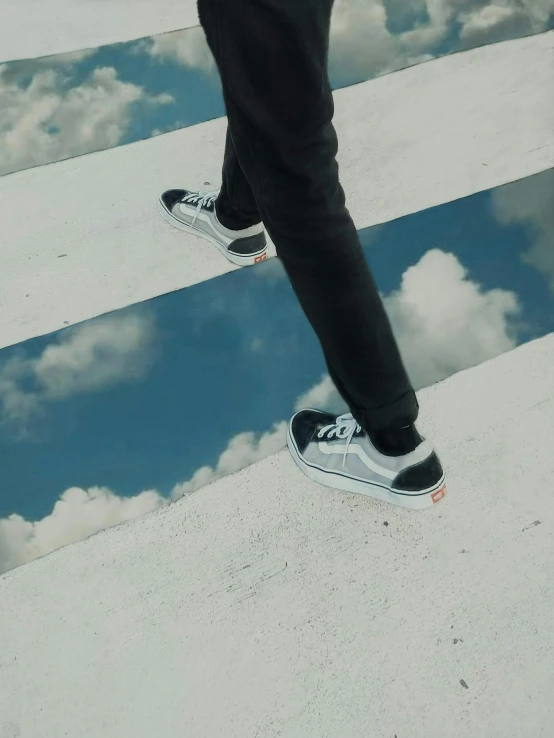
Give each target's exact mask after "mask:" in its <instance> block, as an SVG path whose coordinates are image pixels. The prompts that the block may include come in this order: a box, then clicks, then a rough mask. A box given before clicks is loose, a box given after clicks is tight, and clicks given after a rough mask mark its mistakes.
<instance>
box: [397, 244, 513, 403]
mask: <svg viewBox="0 0 554 738" xmlns="http://www.w3.org/2000/svg"><path fill="white" fill-rule="evenodd" d="M385 306H386V308H387V312H388V314H389V316H390V319H391V322H392V325H393V328H394V330H395V334H396V336H397V339H398V342H399V345H400V348H401V351H402V354H403V357H404V360H405V362H406V366H407V368H408V371H409V373H410V377H411V379H412V382H413V383H414V385H415V387H416V389H421V388H422V387H427V386H429V385H431V384H434V383H435V382H439V381H441V380H443V379H446V378H447V377H449V376H451V375H452V374H454V373H455V372H458V371H461V370H462V369H468V368H469V367H472V366H475V365H476V364H479V363H481V362H483V361H486V360H488V359H492V358H494V357H495V356H498V355H499V354H502V353H504V352H505V351H508V350H510V349H512V348H515V346H516V345H517V340H516V337H515V330H514V328H513V323H512V321H513V318H514V317H516V316H517V315H518V314H519V311H520V307H519V303H518V300H517V297H516V295H515V294H514V293H513V292H509V291H507V290H502V289H492V290H488V291H485V290H484V289H483V288H482V287H481V286H480V285H479V284H477V283H476V282H473V281H471V280H470V279H468V274H467V270H466V269H465V268H464V267H463V266H462V264H461V263H460V262H459V261H458V259H457V258H456V256H455V255H454V254H448V253H445V252H444V251H441V250H439V249H433V250H431V251H428V252H427V253H426V254H425V255H424V256H423V258H422V259H421V260H420V261H419V262H418V263H417V264H416V265H415V266H412V267H410V268H409V269H407V270H406V272H405V273H404V275H403V277H402V283H401V286H400V288H399V289H398V290H397V291H396V292H393V293H392V294H390V295H389V296H388V297H386V298H385Z"/></svg>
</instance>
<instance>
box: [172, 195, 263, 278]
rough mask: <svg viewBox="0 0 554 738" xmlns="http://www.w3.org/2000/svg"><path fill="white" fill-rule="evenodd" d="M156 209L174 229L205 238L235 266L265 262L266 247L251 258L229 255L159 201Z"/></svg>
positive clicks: (207, 236)
mask: <svg viewBox="0 0 554 738" xmlns="http://www.w3.org/2000/svg"><path fill="white" fill-rule="evenodd" d="M158 209H159V211H160V213H161V215H162V217H163V219H164V220H166V221H167V222H168V223H169V224H170V225H172V226H173V227H174V228H178V229H179V230H180V231H186V233H192V235H193V236H199V237H200V238H205V239H206V241H209V242H210V243H213V245H214V246H217V248H218V249H219V250H220V251H221V253H222V254H223V255H224V256H225V257H226V258H227V259H228V260H229V261H230V262H231V263H232V264H236V265H237V266H254V265H255V264H259V263H260V262H261V261H265V260H266V259H267V246H266V248H265V249H264V250H263V251H261V252H260V253H258V254H256V255H253V256H237V255H236V254H230V253H229V252H228V251H227V249H226V248H225V246H223V245H222V244H220V243H219V242H218V241H217V240H216V238H215V237H214V236H210V234H209V233H205V232H204V231H201V230H199V229H198V228H195V227H194V226H190V225H187V224H186V223H182V222H181V221H180V220H179V219H178V218H176V217H175V216H174V215H173V214H172V213H170V212H169V211H168V209H167V208H166V206H165V205H164V204H163V202H162V200H161V199H159V200H158Z"/></svg>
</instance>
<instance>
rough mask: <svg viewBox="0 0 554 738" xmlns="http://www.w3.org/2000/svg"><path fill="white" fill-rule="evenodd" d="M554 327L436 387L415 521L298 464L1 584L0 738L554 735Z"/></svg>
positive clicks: (246, 479) (282, 457) (280, 462)
mask: <svg viewBox="0 0 554 738" xmlns="http://www.w3.org/2000/svg"><path fill="white" fill-rule="evenodd" d="M553 367H554V334H552V335H550V336H547V337H546V338H543V339H540V340H539V341H536V342H533V343H531V344H527V345H525V346H523V347H521V348H518V349H516V350H515V351H512V352H509V353H508V354H504V355H502V356H501V357H499V358H497V359H495V360H494V361H491V362H487V363H485V364H482V365H480V366H479V367H476V368H474V369H471V370H469V371H466V372H460V373H459V374H457V375H455V376H454V377H451V378H450V379H449V380H447V381H446V382H443V383H441V384H439V385H435V386H434V387H432V388H429V389H427V390H424V391H423V392H422V393H420V400H421V404H422V409H423V415H422V428H423V430H424V431H425V432H428V433H429V435H431V436H432V437H433V438H436V439H437V441H438V448H439V451H440V453H441V455H442V458H443V461H444V462H445V464H446V466H447V468H448V472H449V480H448V481H449V494H448V496H447V498H445V500H444V501H443V502H441V503H440V504H439V505H437V506H436V507H435V508H433V509H432V510H431V511H428V512H423V513H412V512H409V511H405V510H401V509H397V508H392V507H389V506H386V505H385V504H382V503H377V502H375V501H372V500H368V499H366V498H363V497H360V496H354V495H349V494H343V493H340V492H334V491H332V490H329V489H323V488H320V487H318V486H317V485H316V484H314V483H311V482H310V481H309V480H306V479H305V478H304V477H303V476H302V475H301V474H300V472H299V471H298V470H297V469H296V467H295V466H294V464H293V462H292V460H291V459H290V458H289V456H288V454H287V452H286V451H285V452H282V453H280V454H277V455H276V456H273V457H270V458H268V459H266V460H264V461H262V462H260V463H258V464H256V465H254V466H252V467H250V468H247V469H245V470H243V471H242V472H240V473H238V474H235V475H233V476H230V477H227V478H224V479H222V480H219V481H218V482H216V483H215V484H213V485H211V486H210V487H207V488H204V489H202V490H201V491H199V492H198V493H196V494H194V495H191V496H189V497H185V498H183V499H182V500H180V501H179V502H177V503H175V504H173V505H171V506H169V507H166V508H163V509H162V510H160V511H158V512H157V513H154V514H152V515H150V516H147V517H145V518H142V519H140V520H137V521H135V522H132V523H129V524H123V525H120V526H118V527H116V528H111V529H109V530H107V531H104V532H102V533H100V534H98V535H96V536H92V537H91V538H89V539H87V540H85V541H82V542H80V543H77V544H74V545H71V546H68V547H66V548H64V549H60V550H58V551H56V552H55V553H53V554H50V555H48V556H45V557H44V558H42V559H39V560H37V561H34V562H32V563H31V564H28V565H24V566H21V567H19V568H17V569H14V570H13V571H10V572H8V573H7V574H5V575H3V576H2V577H0V602H1V608H2V619H1V621H0V735H1V736H2V738H36V736H40V737H41V738H60V736H65V735H67V736H71V738H85V736H86V737H87V738H88V737H90V738H99V737H100V736H101V737H102V738H127V737H129V738H130V737H131V736H132V738H152V736H160V737H162V736H163V738H181V736H187V737H188V736H190V737H191V738H192V736H205V737H207V738H208V737H209V738H212V737H214V736H225V738H245V737H246V736H248V737H249V738H250V737H251V736H252V737H253V736H260V738H262V737H263V738H270V737H272V736H280V737H281V738H336V737H337V736H348V738H368V736H375V737H376V738H394V736H397V738H475V736H486V738H537V736H543V735H544V736H550V735H551V732H552V725H553V724H554V702H553V700H552V694H553V692H554V669H553V663H554V645H553V644H554V619H553V618H552V612H553V609H554V590H553V588H552V571H554V536H553V534H552V533H553V529H554V503H553V498H552V492H553V483H552V479H553V475H554V456H553V454H552V439H553V438H554V373H553Z"/></svg>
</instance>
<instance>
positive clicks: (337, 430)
mask: <svg viewBox="0 0 554 738" xmlns="http://www.w3.org/2000/svg"><path fill="white" fill-rule="evenodd" d="M360 430H361V427H360V426H359V425H358V423H357V422H356V420H355V419H354V418H353V417H352V414H351V413H346V414H345V415H341V416H340V417H338V418H337V420H336V422H335V423H331V425H326V426H325V427H324V428H322V429H321V430H320V431H319V433H318V434H317V436H318V438H323V436H325V435H327V438H333V436H335V437H336V438H346V439H347V441H346V446H345V447H344V454H343V457H342V465H343V466H345V465H346V456H347V454H348V448H349V446H350V442H351V441H352V438H353V437H354V433H357V432H358V431H360Z"/></svg>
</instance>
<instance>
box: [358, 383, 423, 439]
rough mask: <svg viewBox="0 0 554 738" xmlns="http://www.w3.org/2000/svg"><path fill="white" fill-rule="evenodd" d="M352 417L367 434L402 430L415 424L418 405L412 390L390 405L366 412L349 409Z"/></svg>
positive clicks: (359, 409) (364, 409) (364, 410)
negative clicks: (385, 430)
mask: <svg viewBox="0 0 554 738" xmlns="http://www.w3.org/2000/svg"><path fill="white" fill-rule="evenodd" d="M350 410H351V412H352V415H353V416H354V418H355V419H356V421H357V422H358V423H359V424H360V425H361V427H362V428H363V429H364V430H365V431H367V432H368V433H369V432H371V431H377V430H382V429H385V428H403V427H405V426H407V425H412V423H415V422H416V420H417V418H418V415H419V403H418V401H417V397H416V394H415V392H414V391H413V390H411V391H410V392H407V393H406V394H405V395H402V397H400V398H399V399H398V400H396V401H395V402H392V403H391V404H390V405H385V406H383V407H379V408H374V409H372V410H368V409H367V408H359V407H354V408H353V407H351V408H350Z"/></svg>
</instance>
